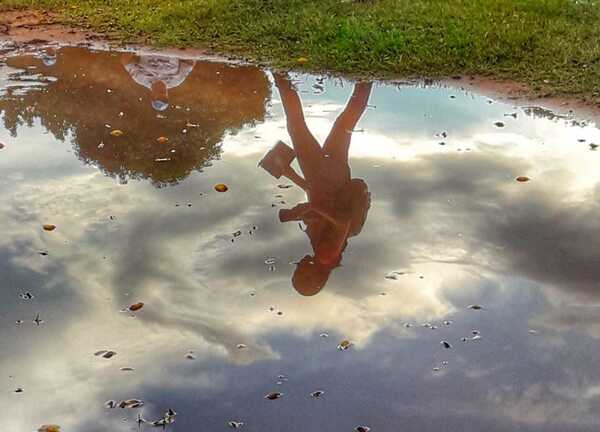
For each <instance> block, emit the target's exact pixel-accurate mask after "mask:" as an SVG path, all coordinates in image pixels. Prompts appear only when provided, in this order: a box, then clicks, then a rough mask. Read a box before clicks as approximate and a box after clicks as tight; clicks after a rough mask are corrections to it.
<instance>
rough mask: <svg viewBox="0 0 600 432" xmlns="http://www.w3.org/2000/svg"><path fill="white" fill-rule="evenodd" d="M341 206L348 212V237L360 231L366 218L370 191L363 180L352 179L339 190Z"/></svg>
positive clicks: (369, 204)
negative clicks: (349, 217)
mask: <svg viewBox="0 0 600 432" xmlns="http://www.w3.org/2000/svg"><path fill="white" fill-rule="evenodd" d="M339 196H340V199H341V202H340V203H339V204H342V205H343V207H344V208H345V209H346V210H347V211H349V212H350V216H351V220H350V229H349V232H348V237H353V236H355V235H357V234H358V233H360V231H361V230H362V227H363V226H364V224H365V221H366V220H367V213H368V212H369V208H370V207H371V193H370V192H369V188H368V187H367V184H366V183H365V182H364V180H361V179H352V180H350V181H349V182H348V183H346V184H345V185H344V186H343V187H342V189H341V190H340V191H339Z"/></svg>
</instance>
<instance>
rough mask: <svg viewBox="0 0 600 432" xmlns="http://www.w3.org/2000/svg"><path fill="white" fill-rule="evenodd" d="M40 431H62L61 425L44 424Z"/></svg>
mask: <svg viewBox="0 0 600 432" xmlns="http://www.w3.org/2000/svg"><path fill="white" fill-rule="evenodd" d="M38 432H60V426H59V425H42V426H40V427H39V428H38Z"/></svg>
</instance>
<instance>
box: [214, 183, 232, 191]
mask: <svg viewBox="0 0 600 432" xmlns="http://www.w3.org/2000/svg"><path fill="white" fill-rule="evenodd" d="M215 190H216V191H217V192H227V191H228V190H229V188H228V187H227V185H226V184H223V183H219V184H216V185H215Z"/></svg>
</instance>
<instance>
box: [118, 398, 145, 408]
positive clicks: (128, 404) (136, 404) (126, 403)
mask: <svg viewBox="0 0 600 432" xmlns="http://www.w3.org/2000/svg"><path fill="white" fill-rule="evenodd" d="M117 406H118V407H119V408H121V409H128V408H140V407H142V406H144V402H143V401H141V400H139V399H126V400H122V401H121V402H119V403H118V405H117Z"/></svg>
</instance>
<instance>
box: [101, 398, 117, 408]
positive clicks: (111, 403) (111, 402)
mask: <svg viewBox="0 0 600 432" xmlns="http://www.w3.org/2000/svg"><path fill="white" fill-rule="evenodd" d="M116 407H117V401H116V400H112V399H111V400H108V401H106V402H104V408H106V409H113V408H116Z"/></svg>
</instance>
